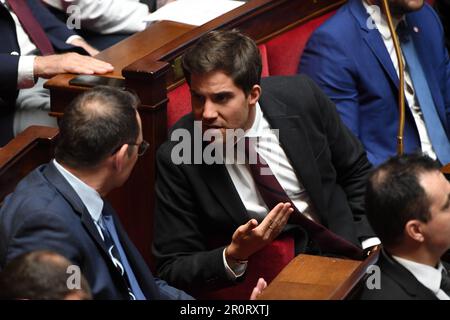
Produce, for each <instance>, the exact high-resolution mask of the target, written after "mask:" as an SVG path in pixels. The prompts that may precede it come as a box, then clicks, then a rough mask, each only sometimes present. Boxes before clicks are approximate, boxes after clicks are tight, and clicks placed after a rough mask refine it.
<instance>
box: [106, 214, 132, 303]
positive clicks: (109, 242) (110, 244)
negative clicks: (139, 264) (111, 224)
mask: <svg viewBox="0 0 450 320" xmlns="http://www.w3.org/2000/svg"><path fill="white" fill-rule="evenodd" d="M100 220H101V221H99V226H100V229H102V234H103V241H104V242H105V245H106V248H107V250H108V254H109V257H110V258H111V260H112V262H113V264H114V266H115V267H116V269H117V270H118V271H119V273H120V274H121V275H122V277H123V279H124V281H125V283H126V284H127V288H128V295H129V297H130V300H136V297H135V295H134V294H133V292H132V291H131V286H130V283H129V281H128V276H127V274H126V272H125V268H124V267H123V264H122V261H121V259H120V254H119V251H118V250H117V246H116V245H115V243H114V240H113V238H112V237H111V233H110V232H109V230H108V229H109V228H108V223H107V222H106V221H105V216H104V215H102V216H101V218H100Z"/></svg>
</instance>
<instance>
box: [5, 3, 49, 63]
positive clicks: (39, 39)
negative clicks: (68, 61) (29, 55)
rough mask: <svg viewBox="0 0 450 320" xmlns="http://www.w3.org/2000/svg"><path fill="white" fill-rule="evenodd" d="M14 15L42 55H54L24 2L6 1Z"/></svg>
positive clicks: (43, 33)
mask: <svg viewBox="0 0 450 320" xmlns="http://www.w3.org/2000/svg"><path fill="white" fill-rule="evenodd" d="M6 1H7V3H8V4H9V6H10V7H11V9H12V11H14V13H15V14H16V16H17V18H18V19H19V21H20V23H21V25H22V27H23V29H24V30H25V32H26V33H27V34H28V36H29V37H30V38H31V40H32V41H33V43H34V45H35V46H36V47H37V48H38V49H39V51H40V52H41V54H42V55H44V56H45V55H49V54H54V53H55V50H53V46H52V43H51V42H50V40H49V39H48V37H47V35H46V33H45V31H44V29H43V28H42V26H41V24H40V23H39V22H38V21H37V20H36V18H35V17H34V15H33V12H32V11H31V9H30V7H29V6H28V4H27V2H26V1H25V0H6Z"/></svg>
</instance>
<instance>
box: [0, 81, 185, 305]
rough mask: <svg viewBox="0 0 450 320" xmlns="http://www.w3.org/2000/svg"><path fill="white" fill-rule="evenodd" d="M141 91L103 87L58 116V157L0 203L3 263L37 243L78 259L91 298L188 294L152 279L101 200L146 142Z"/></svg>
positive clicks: (38, 247)
mask: <svg viewBox="0 0 450 320" xmlns="http://www.w3.org/2000/svg"><path fill="white" fill-rule="evenodd" d="M138 104H139V101H138V99H137V97H136V96H134V95H132V94H130V93H128V92H124V91H121V90H118V89H114V88H109V87H98V88H95V89H93V90H91V91H88V92H86V93H85V94H83V95H81V96H79V97H78V98H76V99H75V100H74V102H73V103H71V105H70V106H69V108H67V110H66V112H65V113H64V116H63V118H62V120H61V123H60V134H59V139H58V143H57V146H56V151H55V159H54V160H53V161H51V162H50V163H48V164H46V165H42V166H40V167H38V168H37V169H35V170H34V171H32V172H31V173H30V174H29V175H28V176H26V177H25V178H24V179H23V180H22V181H21V182H20V183H19V184H18V186H17V188H16V189H15V191H14V193H12V194H11V195H9V196H8V197H7V198H6V199H5V201H4V204H3V206H2V208H1V210H0V267H1V268H2V267H4V266H5V264H6V263H7V262H8V261H10V260H11V259H13V258H14V257H16V256H18V255H20V254H22V253H25V252H29V251H33V250H41V249H45V250H52V251H55V252H57V253H59V254H62V255H63V256H65V257H66V258H67V259H69V260H70V261H72V262H73V263H74V264H75V265H78V266H79V268H80V270H81V272H82V273H83V274H84V276H85V277H86V279H87V280H88V282H89V285H90V286H91V289H92V294H93V296H94V299H140V300H141V299H189V298H191V297H190V296H188V295H186V294H185V293H184V292H182V291H179V290H177V289H175V288H173V287H169V286H168V285H167V283H165V282H164V281H161V280H158V279H154V278H153V276H152V274H151V272H150V270H149V269H148V267H147V265H146V264H145V262H144V260H143V258H142V256H141V255H140V254H139V252H138V251H137V249H136V248H135V246H134V245H133V244H132V242H131V241H130V239H129V238H128V236H127V234H126V232H125V230H124V229H123V227H122V225H121V224H120V222H119V220H118V218H117V216H116V213H115V212H114V210H113V208H112V207H111V206H110V205H109V204H108V202H106V201H105V200H104V198H103V197H104V196H105V195H107V194H108V193H109V192H110V191H111V190H112V189H114V188H116V187H119V186H121V185H122V184H123V183H124V182H125V181H126V180H127V179H128V177H129V175H130V173H131V171H132V169H133V167H134V165H135V163H136V161H137V159H138V156H139V155H141V154H143V153H144V152H145V150H146V148H147V147H148V144H147V143H146V142H145V141H144V140H143V139H142V128H141V120H140V117H139V114H138V113H137V112H136V107H137V105H138Z"/></svg>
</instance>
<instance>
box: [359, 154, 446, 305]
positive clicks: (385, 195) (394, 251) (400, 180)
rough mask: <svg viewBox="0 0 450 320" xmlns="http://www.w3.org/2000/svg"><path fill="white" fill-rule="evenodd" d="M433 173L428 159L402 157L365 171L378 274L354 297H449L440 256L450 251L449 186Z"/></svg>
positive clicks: (434, 164)
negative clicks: (371, 284)
mask: <svg viewBox="0 0 450 320" xmlns="http://www.w3.org/2000/svg"><path fill="white" fill-rule="evenodd" d="M439 169H440V166H439V164H438V163H437V162H436V161H434V160H432V159H431V158H429V157H428V156H422V155H404V156H400V157H394V158H391V159H390V160H388V161H387V162H386V163H384V164H382V165H381V166H380V167H379V168H377V169H376V170H375V171H374V172H372V173H371V175H370V178H369V182H368V186H367V194H366V214H367V218H368V219H369V222H370V224H371V225H372V227H373V229H374V230H375V233H376V234H377V236H378V237H379V238H380V240H381V243H382V244H383V250H382V252H381V253H380V257H379V260H378V263H377V265H378V266H379V270H380V271H381V273H379V274H375V275H374V276H375V277H378V279H379V281H380V282H379V286H378V287H377V286H375V287H374V288H373V289H369V287H368V286H367V285H363V288H362V291H361V292H360V293H359V295H358V297H359V298H360V299H388V300H391V299H441V300H448V299H449V295H450V280H449V279H450V278H448V266H447V265H445V266H444V265H443V264H442V263H441V262H440V258H441V256H442V255H443V254H444V253H445V252H446V251H447V250H448V249H449V248H450V184H449V182H448V181H447V180H446V178H445V177H444V175H443V174H442V173H441V172H440V170H439ZM368 281H369V279H368Z"/></svg>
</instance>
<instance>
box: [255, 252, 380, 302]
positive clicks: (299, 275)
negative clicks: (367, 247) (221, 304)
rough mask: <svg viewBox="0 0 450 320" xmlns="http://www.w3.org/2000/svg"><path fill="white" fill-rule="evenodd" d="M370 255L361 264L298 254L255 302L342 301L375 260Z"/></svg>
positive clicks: (374, 256)
mask: <svg viewBox="0 0 450 320" xmlns="http://www.w3.org/2000/svg"><path fill="white" fill-rule="evenodd" d="M378 254H379V251H378V250H377V251H374V252H373V253H372V254H371V255H370V256H369V257H368V258H366V259H365V260H364V261H357V260H348V259H338V258H329V257H319V256H312V255H307V254H301V255H298V256H297V257H295V258H294V259H293V260H292V261H291V262H290V263H289V264H288V265H287V266H286V267H285V268H284V269H283V271H281V272H280V274H279V275H278V276H277V277H276V278H275V279H274V280H273V281H272V283H270V284H269V286H268V287H267V288H266V289H265V290H264V291H263V292H262V294H261V295H260V296H259V297H258V300H342V299H345V298H347V297H348V295H349V294H350V293H351V291H352V290H353V289H354V288H355V287H356V286H357V284H358V283H359V281H360V280H361V279H362V278H363V276H364V275H365V273H366V270H367V267H369V266H370V265H372V264H374V263H375V262H376V260H377V259H378Z"/></svg>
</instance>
